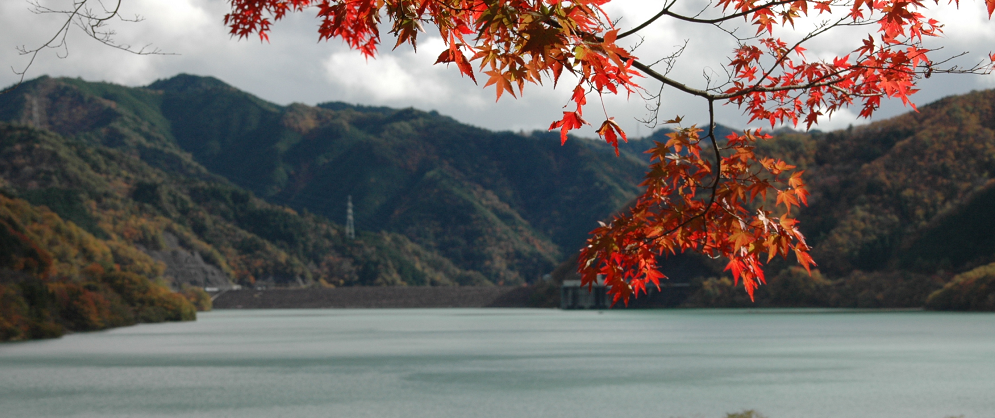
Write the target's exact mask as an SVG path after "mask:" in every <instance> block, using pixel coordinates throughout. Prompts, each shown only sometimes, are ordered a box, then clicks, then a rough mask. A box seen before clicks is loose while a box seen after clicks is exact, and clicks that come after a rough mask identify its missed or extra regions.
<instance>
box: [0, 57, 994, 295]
mask: <svg viewBox="0 0 995 418" xmlns="http://www.w3.org/2000/svg"><path fill="white" fill-rule="evenodd" d="M993 102H995V93H993V92H991V91H986V92H976V93H972V94H969V95H965V96H957V97H950V98H946V99H943V100H941V101H938V102H936V103H933V104H929V105H925V106H920V112H919V113H909V114H906V115H902V116H899V117H896V118H893V119H889V120H885V121H881V122H876V123H872V124H870V125H867V126H863V127H857V128H853V129H848V130H842V131H834V132H818V131H813V132H811V133H799V132H791V131H779V132H777V134H776V135H775V138H774V139H772V140H769V141H764V142H761V143H759V144H758V147H759V150H760V152H761V153H766V154H769V155H772V156H776V157H778V158H785V159H787V160H788V161H789V162H791V163H792V164H796V165H798V166H799V167H800V168H801V169H804V170H806V174H805V178H806V179H807V182H808V183H809V189H810V191H811V192H812V197H811V199H810V203H811V204H810V206H809V207H806V208H802V211H801V214H800V215H799V219H800V220H801V225H802V228H803V231H804V232H805V233H806V236H807V237H808V239H809V244H811V245H812V246H813V247H814V249H813V254H814V255H815V256H816V261H817V262H818V263H819V266H818V267H819V269H820V271H819V272H818V273H817V274H816V275H815V278H809V277H808V276H807V275H805V274H804V272H800V271H799V270H798V269H797V268H792V267H791V265H792V264H791V260H788V261H778V260H777V259H775V261H774V263H773V264H772V265H771V266H770V267H769V269H768V273H769V274H768V278H769V281H770V285H769V286H765V287H761V290H760V293H759V294H758V296H757V302H756V303H749V302H748V299H746V296H745V293H743V292H742V291H741V289H735V288H734V287H732V283H731V280H729V279H728V278H723V276H724V273H723V272H722V265H721V264H720V263H719V264H717V262H716V261H711V260H694V259H693V257H692V259H690V260H689V259H688V258H687V257H679V259H677V260H675V264H674V265H675V266H678V267H676V270H675V271H677V272H678V274H676V276H681V277H682V280H690V279H692V278H693V276H696V275H700V276H701V277H700V278H699V279H697V280H695V281H694V286H695V287H694V289H695V291H694V293H693V294H692V297H691V299H689V301H688V303H689V304H690V305H694V306H851V307H858V306H859V307H898V306H922V305H923V303H925V300H926V298H927V296H928V295H929V294H930V293H932V292H934V291H936V290H937V289H940V288H941V287H943V286H944V285H947V286H948V288H949V289H951V290H949V292H948V296H949V295H950V294H954V295H955V296H956V295H958V294H959V295H961V296H956V297H954V296H950V297H947V298H946V299H943V298H940V299H936V300H938V301H942V302H943V303H945V304H947V305H956V304H958V303H961V302H958V301H964V300H968V299H970V298H966V297H964V296H963V294H964V292H968V290H965V289H974V290H971V291H970V292H974V291H975V290H976V289H979V286H980V287H981V288H984V286H987V285H986V284H985V283H988V282H989V281H992V278H991V277H989V275H987V274H988V273H987V272H990V271H995V270H993V269H992V268H990V267H987V268H986V267H985V266H988V265H989V264H988V263H992V262H995V238H993V237H995V224H993V219H995V216H993V215H995V213H993V209H992V208H993V207H995V183H993V180H992V176H993V175H995V163H993V162H995V151H993V149H995V136H993V134H992V132H993V125H995V115H993V111H992V106H993ZM0 119H3V120H8V121H11V122H14V123H15V124H14V125H5V126H4V129H3V132H5V134H4V135H7V136H6V138H8V139H5V140H4V141H6V142H4V145H3V147H2V148H0V152H2V153H3V160H2V161H0V182H2V184H0V187H2V188H3V189H4V190H6V192H5V193H6V195H7V196H8V197H9V198H11V199H22V200H23V201H24V202H25V204H29V205H31V207H33V208H36V209H34V210H41V211H44V210H45V209H44V208H41V207H42V206H45V207H47V208H49V209H51V210H52V211H54V212H55V214H57V215H55V214H53V216H59V217H61V218H62V219H67V220H70V221H72V223H73V224H75V225H77V226H79V227H80V228H81V229H83V230H85V231H87V232H88V233H90V234H91V235H93V236H94V237H95V238H96V239H98V240H109V241H113V242H120V244H119V245H120V246H121V247H122V248H134V249H140V250H141V251H138V252H137V253H136V254H138V255H136V256H135V257H139V256H144V255H148V256H150V257H152V259H153V261H152V264H153V265H154V264H155V262H154V260H160V261H162V260H165V259H166V258H167V256H168V255H169V254H173V252H174V250H175V251H180V252H183V251H185V252H186V253H187V254H190V255H193V254H197V255H198V256H199V257H201V258H202V259H203V262H204V264H205V265H207V266H209V267H210V266H213V267H216V268H217V269H218V270H219V271H220V272H221V273H220V274H221V275H222V276H224V277H225V278H226V279H228V280H231V281H234V282H239V283H243V284H248V283H253V282H256V281H264V282H270V281H272V282H274V283H291V284H294V285H296V284H297V283H298V280H300V282H301V283H305V284H307V283H319V282H324V283H325V284H329V285H336V286H343V285H402V284H407V285H428V284H431V285H453V284H464V285H465V284H488V283H504V284H517V283H522V282H526V281H532V280H535V279H536V278H537V277H538V276H539V275H541V274H543V273H545V272H549V271H551V270H552V267H553V266H554V265H555V264H556V263H557V262H559V261H561V260H564V259H573V258H574V257H575V256H574V254H575V251H576V248H578V247H579V246H580V245H581V244H582V243H583V240H584V238H585V237H586V235H587V232H588V231H589V230H590V229H591V228H592V227H593V225H594V224H595V223H596V221H597V220H599V219H607V218H608V216H610V214H611V213H613V212H614V211H616V210H618V208H620V207H623V206H624V205H625V204H626V203H627V202H629V201H630V200H631V199H632V198H633V197H634V196H635V195H636V193H637V192H638V186H637V185H638V183H639V182H640V180H641V179H642V175H643V171H644V170H645V160H644V159H645V155H642V154H641V151H643V150H646V149H648V148H649V147H650V146H652V141H653V140H661V139H663V136H664V135H665V134H666V131H662V130H661V131H658V132H656V133H654V134H653V135H651V136H649V137H646V138H634V139H632V140H630V141H629V142H628V143H626V144H623V146H622V147H621V148H622V157H621V158H619V157H615V155H614V152H612V151H611V149H610V148H609V147H607V146H605V145H604V144H603V143H598V142H596V141H589V140H584V139H577V138H575V139H573V140H571V141H568V142H567V143H566V145H565V146H561V145H560V143H559V138H558V135H555V134H544V133H533V134H515V133H510V132H491V131H487V130H483V129H479V128H474V127H470V126H467V125H463V124H460V123H457V122H456V121H454V120H452V119H451V118H448V117H445V116H441V115H438V114H436V113H434V112H422V111H418V110H414V109H390V108H383V107H363V106H353V105H348V104H343V103H324V104H321V105H319V106H305V105H301V104H292V105H289V106H279V105H275V104H272V103H268V102H266V101H263V100H261V99H258V98H256V97H254V96H252V95H250V94H248V93H245V92H241V91H239V90H237V89H235V88H233V87H231V86H228V85H227V84H225V83H223V82H221V81H218V80H216V79H213V78H209V77H195V76H188V75H180V76H177V77H174V78H171V79H168V80H160V81H158V82H156V83H153V84H152V85H150V86H148V87H146V88H130V87H122V86H116V85H112V84H105V83H89V82H84V81H80V80H71V79H51V78H41V79H38V80H34V81H32V82H29V83H26V84H25V85H24V86H22V87H21V88H20V89H19V90H17V91H16V93H15V94H11V95H6V96H2V97H0ZM29 126H31V127H35V128H39V129H32V128H29ZM728 130H729V128H725V127H720V136H721V135H723V134H724V133H725V132H726V131H728ZM53 132H54V133H53ZM55 133H58V134H55ZM9 138H15V139H9ZM16 138H19V139H16ZM28 138H31V139H30V140H29V139H28ZM32 141H34V142H32ZM32 144H33V145H32ZM39 149H42V150H48V151H45V152H41V151H38V150H39ZM32 150H33V151H32ZM62 167H67V168H66V169H63V168H62ZM347 196H352V198H353V201H354V202H355V204H356V220H357V222H356V223H357V226H358V229H359V231H360V234H359V239H357V240H355V241H350V240H347V239H345V238H344V232H343V228H342V227H341V225H340V223H342V222H343V221H344V219H345V216H344V212H345V200H346V197H347ZM328 219H331V220H332V221H331V222H330V221H328ZM127 231H137V232H127ZM143 251H144V252H143ZM181 258H182V257H181ZM167 261H168V260H167ZM125 264H127V263H125ZM138 264H141V263H138ZM168 266H169V265H168V263H167V267H168ZM159 268H161V267H159ZM169 268H171V267H169ZM972 269H974V270H972ZM166 270H168V268H167V269H166ZM166 270H163V271H162V272H159V273H155V272H154V271H152V272H146V273H144V274H145V275H146V276H148V277H152V278H155V277H168V276H169V271H166ZM568 270H569V269H568ZM969 270H970V271H972V273H970V274H968V273H964V274H962V275H959V276H958V274H959V273H963V272H968V271H969ZM156 274H158V276H157V275H156ZM684 276H687V277H684ZM81 277H82V276H81ZM986 280H987V281H986ZM957 286H959V287H957ZM993 288H995V287H993ZM950 292H953V293H950ZM957 292H960V293H957ZM982 293H983V292H982ZM985 294H986V295H987V293H985ZM985 297H987V296H985ZM987 300H988V299H985V298H981V299H977V300H975V299H970V304H973V305H972V306H987V305H985V304H986V303H988V304H989V305H991V306H993V307H995V299H993V300H992V301H988V302H986V301H987ZM937 303H940V302H937ZM965 303H966V302H965ZM961 304H963V303H961ZM993 309H995V308H993Z"/></svg>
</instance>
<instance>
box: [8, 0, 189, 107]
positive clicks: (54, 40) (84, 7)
mask: <svg viewBox="0 0 995 418" xmlns="http://www.w3.org/2000/svg"><path fill="white" fill-rule="evenodd" d="M105 1H106V0H72V7H70V8H67V9H54V8H51V7H48V6H46V5H43V4H42V3H41V2H40V0H28V4H29V5H30V8H29V10H30V11H31V12H32V13H34V14H39V15H44V14H54V15H61V16H63V18H64V20H62V24H61V25H60V26H59V27H58V29H57V30H56V31H55V33H54V34H53V35H52V37H50V38H49V39H48V40H46V41H45V42H42V43H41V44H40V45H38V46H37V47H32V48H29V47H27V46H24V45H22V46H18V47H17V52H18V53H19V54H20V55H25V56H28V63H27V64H26V65H25V66H24V67H23V68H22V69H21V70H17V69H16V68H14V67H13V66H11V68H10V69H11V71H13V72H14V74H16V75H18V76H19V78H18V80H17V83H16V84H14V85H13V86H11V87H8V88H7V89H5V90H3V91H0V94H5V93H7V92H10V91H11V90H14V89H16V88H17V87H18V86H20V85H21V83H23V82H24V78H25V76H26V75H27V74H28V71H29V70H30V69H31V66H32V65H34V63H35V60H36V59H37V58H38V54H40V53H41V52H42V51H44V50H47V49H56V50H59V49H61V50H63V51H64V53H62V54H59V53H56V56H58V57H59V58H66V57H68V56H69V44H68V43H67V38H68V36H69V32H70V30H71V29H72V27H74V26H75V27H76V28H79V29H80V30H81V31H83V33H84V34H86V36H87V37H89V38H91V39H93V40H96V41H97V42H100V43H101V44H104V45H105V46H109V47H111V48H115V49H119V50H122V51H125V52H128V53H132V54H135V55H174V54H172V53H167V52H163V51H162V50H160V49H159V48H156V47H153V46H152V45H151V44H146V45H144V46H141V47H138V48H136V47H133V46H132V45H129V44H123V43H119V42H117V41H116V40H115V39H114V36H115V35H116V34H117V32H115V31H114V30H111V29H109V28H108V26H109V24H110V22H112V21H114V20H118V21H121V22H129V23H134V22H141V21H142V20H143V18H142V17H141V16H138V15H136V16H134V17H130V18H129V17H124V16H122V15H121V3H122V2H123V0H113V3H112V7H108V6H107V5H106V4H105Z"/></svg>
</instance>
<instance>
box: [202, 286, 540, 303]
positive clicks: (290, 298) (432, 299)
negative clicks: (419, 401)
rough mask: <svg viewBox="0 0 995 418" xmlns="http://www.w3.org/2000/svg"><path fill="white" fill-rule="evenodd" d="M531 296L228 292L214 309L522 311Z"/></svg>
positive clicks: (347, 290) (501, 291)
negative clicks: (479, 309)
mask: <svg viewBox="0 0 995 418" xmlns="http://www.w3.org/2000/svg"><path fill="white" fill-rule="evenodd" d="M532 294H533V289H532V288H529V287H498V286H490V287H463V286H461V287H341V288H334V289H270V290H230V291H226V292H223V293H220V294H218V295H216V296H217V297H216V298H215V299H214V309H316V308H485V307H487V308H525V307H529V306H531V305H530V299H531V298H532Z"/></svg>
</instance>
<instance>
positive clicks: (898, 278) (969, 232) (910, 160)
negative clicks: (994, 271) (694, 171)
mask: <svg viewBox="0 0 995 418" xmlns="http://www.w3.org/2000/svg"><path fill="white" fill-rule="evenodd" d="M758 148H759V150H760V152H762V153H765V154H767V155H772V156H776V157H779V158H785V159H786V160H788V161H789V162H790V163H792V164H795V165H797V166H798V167H799V168H800V169H803V170H805V179H806V181H807V182H808V187H809V191H810V192H811V193H812V195H811V197H810V199H809V206H808V207H805V208H802V209H801V211H800V214H799V215H798V219H799V220H800V222H801V223H800V226H801V228H802V232H804V233H805V236H806V237H807V239H808V243H809V244H810V245H811V246H812V247H813V249H812V252H811V253H812V256H813V257H814V258H815V259H816V261H817V262H818V263H819V265H818V268H819V270H820V276H819V280H815V281H811V280H809V281H807V282H804V283H803V280H802V278H801V277H802V276H804V274H803V275H802V276H798V274H797V272H791V271H789V270H790V263H783V262H782V263H778V264H775V265H773V266H772V269H771V271H770V272H769V273H770V274H768V276H769V277H771V278H772V281H773V282H775V283H774V284H772V285H771V286H766V289H764V291H763V292H771V291H775V290H776V288H777V285H776V282H778V281H779V280H780V281H783V282H784V283H791V284H790V286H795V287H796V288H797V290H798V292H800V293H797V294H796V295H795V296H797V297H787V296H786V297H785V298H784V300H782V301H781V302H779V303H773V302H772V298H771V295H770V294H769V293H761V294H758V296H757V297H758V300H765V301H766V302H760V303H761V304H764V303H773V304H774V305H778V306H786V305H791V304H798V303H799V302H798V301H799V300H804V299H805V298H810V299H812V298H814V299H817V300H820V302H818V303H814V304H816V305H821V306H845V307H913V306H916V307H918V306H923V304H924V303H925V301H926V299H927V297H928V296H929V295H930V294H931V293H932V292H934V291H936V290H938V289H940V288H941V287H943V286H944V284H946V283H949V282H950V281H951V280H953V279H954V277H953V276H954V275H956V274H958V273H961V272H967V271H969V270H972V269H976V268H981V267H983V266H986V265H991V264H990V263H993V262H995V91H991V90H989V91H981V92H973V93H970V94H967V95H962V96H952V97H947V98H944V99H941V100H939V101H937V102H935V103H931V104H929V105H926V106H920V107H919V111H918V112H913V113H907V114H904V115H901V116H898V117H895V118H891V119H888V120H884V121H880V122H875V123H871V124H869V125H866V126H862V127H856V128H850V129H846V130H841V131H834V132H813V133H797V132H795V133H792V132H781V133H779V134H778V135H776V137H775V138H774V139H773V140H770V141H765V142H762V143H760V144H759V145H758ZM979 271H990V268H989V270H984V269H982V270H979ZM719 281H720V280H719V278H715V280H713V281H712V282H711V283H710V284H709V285H708V286H712V287H713V289H712V290H710V291H712V292H713V293H715V295H716V296H714V297H702V298H700V299H699V300H698V301H697V302H695V303H697V304H699V305H702V304H711V303H713V302H714V303H720V304H727V305H738V304H744V303H748V302H746V301H745V300H744V299H745V298H741V297H739V296H735V297H734V298H733V299H736V301H733V300H732V299H723V298H726V296H719V293H721V292H718V291H717V290H715V289H716V286H719ZM972 283H973V282H972ZM728 284H729V285H731V281H730V282H729V283H728ZM703 286H704V285H703ZM704 287H707V286H704ZM704 287H703V288H704ZM802 288H805V289H802ZM806 292H807V293H806ZM806 295H807V296H806ZM737 298H738V299H737ZM765 298H766V299H765ZM720 299H722V300H725V302H718V300H720ZM936 306H939V305H936Z"/></svg>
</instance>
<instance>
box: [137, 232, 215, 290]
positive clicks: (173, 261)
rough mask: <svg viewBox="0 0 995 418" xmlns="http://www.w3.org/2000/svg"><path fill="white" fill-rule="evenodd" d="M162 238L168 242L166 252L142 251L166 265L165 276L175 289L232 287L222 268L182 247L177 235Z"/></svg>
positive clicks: (164, 235) (167, 233)
mask: <svg viewBox="0 0 995 418" xmlns="http://www.w3.org/2000/svg"><path fill="white" fill-rule="evenodd" d="M162 238H163V241H165V242H166V249H165V250H163V251H153V250H149V249H147V248H142V250H143V251H145V253H146V254H148V255H149V256H150V257H152V258H154V259H156V260H159V261H162V262H163V263H164V264H166V271H165V273H163V276H165V277H166V279H167V280H169V281H170V282H171V283H172V285H173V287H176V288H180V287H183V285H188V286H195V287H200V288H205V287H215V288H218V289H229V288H231V287H232V283H231V282H230V281H229V280H228V277H226V276H225V274H224V272H222V271H221V269H220V268H218V267H217V266H215V265H212V264H209V263H207V262H206V261H204V259H203V258H201V256H200V253H198V252H196V251H187V250H186V249H184V248H183V247H181V246H180V240H179V239H178V238H177V237H176V236H175V235H173V234H170V233H169V232H163V233H162Z"/></svg>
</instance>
